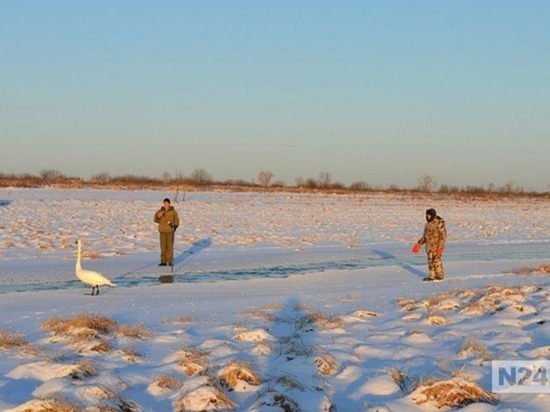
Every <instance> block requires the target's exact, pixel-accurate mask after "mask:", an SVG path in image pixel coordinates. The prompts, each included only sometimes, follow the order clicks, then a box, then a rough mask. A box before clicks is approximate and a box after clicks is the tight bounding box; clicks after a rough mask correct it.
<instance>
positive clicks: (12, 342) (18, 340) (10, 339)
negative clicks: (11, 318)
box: [0, 330, 28, 350]
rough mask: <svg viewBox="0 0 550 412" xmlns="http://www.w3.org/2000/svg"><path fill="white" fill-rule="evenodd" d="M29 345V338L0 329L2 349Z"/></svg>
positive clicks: (0, 345) (0, 348)
mask: <svg viewBox="0 0 550 412" xmlns="http://www.w3.org/2000/svg"><path fill="white" fill-rule="evenodd" d="M27 345H28V342H27V340H26V339H25V338H24V337H22V336H21V335H19V334H16V333H13V332H10V331H7V330H0V350H11V349H21V348H22V347H24V346H27Z"/></svg>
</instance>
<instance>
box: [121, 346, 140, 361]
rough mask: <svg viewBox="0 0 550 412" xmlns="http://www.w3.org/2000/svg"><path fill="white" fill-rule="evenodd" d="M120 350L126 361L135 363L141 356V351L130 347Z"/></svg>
mask: <svg viewBox="0 0 550 412" xmlns="http://www.w3.org/2000/svg"><path fill="white" fill-rule="evenodd" d="M120 352H121V353H122V355H123V356H124V358H125V359H126V360H127V361H128V362H132V363H136V362H137V361H138V360H139V358H141V353H139V352H138V351H136V350H135V349H132V348H122V349H121V350H120Z"/></svg>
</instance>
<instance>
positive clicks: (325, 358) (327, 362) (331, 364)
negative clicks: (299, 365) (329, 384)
mask: <svg viewBox="0 0 550 412" xmlns="http://www.w3.org/2000/svg"><path fill="white" fill-rule="evenodd" d="M315 366H316V367H317V371H318V372H319V373H320V374H321V375H325V376H331V375H334V374H335V373H336V372H337V371H338V361H337V360H336V358H335V357H334V356H332V355H331V354H330V353H322V354H320V355H318V356H316V357H315Z"/></svg>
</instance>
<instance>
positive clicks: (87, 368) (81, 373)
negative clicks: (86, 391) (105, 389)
mask: <svg viewBox="0 0 550 412" xmlns="http://www.w3.org/2000/svg"><path fill="white" fill-rule="evenodd" d="M98 374H99V372H98V370H97V369H96V367H95V366H94V365H93V364H92V362H91V361H89V360H86V361H83V362H81V363H79V364H78V365H76V367H75V368H74V369H73V371H72V372H71V373H70V374H69V377H70V378H71V379H74V380H79V381H83V380H84V379H86V378H90V377H92V376H97V375H98Z"/></svg>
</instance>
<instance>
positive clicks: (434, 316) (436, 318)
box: [427, 312, 449, 326]
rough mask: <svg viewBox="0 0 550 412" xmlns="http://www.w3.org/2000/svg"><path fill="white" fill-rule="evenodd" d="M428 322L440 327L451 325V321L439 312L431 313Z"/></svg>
mask: <svg viewBox="0 0 550 412" xmlns="http://www.w3.org/2000/svg"><path fill="white" fill-rule="evenodd" d="M427 321H428V323H429V324H430V325H434V326H440V325H446V324H448V323H449V319H448V318H447V317H445V316H443V315H442V314H440V313H437V312H430V313H428V316H427Z"/></svg>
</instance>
